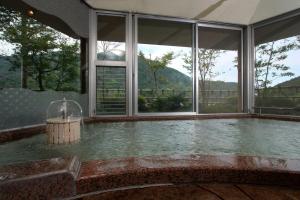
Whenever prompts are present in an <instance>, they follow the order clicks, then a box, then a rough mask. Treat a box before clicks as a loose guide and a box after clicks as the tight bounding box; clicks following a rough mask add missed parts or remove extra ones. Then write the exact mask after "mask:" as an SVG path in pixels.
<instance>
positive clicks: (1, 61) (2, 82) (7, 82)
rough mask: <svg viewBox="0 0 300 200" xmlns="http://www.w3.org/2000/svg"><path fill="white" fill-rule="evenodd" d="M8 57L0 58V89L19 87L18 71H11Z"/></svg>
mask: <svg viewBox="0 0 300 200" xmlns="http://www.w3.org/2000/svg"><path fill="white" fill-rule="evenodd" d="M7 59H8V57H5V56H0V89H1V88H14V87H20V82H21V79H20V70H16V71H12V70H11V68H12V64H11V63H10V62H9V61H8V60H7Z"/></svg>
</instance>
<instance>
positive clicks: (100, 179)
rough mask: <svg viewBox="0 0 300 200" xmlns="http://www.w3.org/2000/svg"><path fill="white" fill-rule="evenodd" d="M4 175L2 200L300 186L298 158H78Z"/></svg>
mask: <svg viewBox="0 0 300 200" xmlns="http://www.w3.org/2000/svg"><path fill="white" fill-rule="evenodd" d="M0 175H1V179H0V191H1V192H0V198H3V197H5V199H22V198H23V199H24V198H26V199H30V198H31V197H39V198H43V197H44V198H47V199H48V198H67V197H68V198H69V197H76V196H86V195H89V194H92V193H95V192H96V193H97V192H103V191H104V192H105V191H108V190H112V189H113V190H119V189H122V188H136V187H148V186H149V187H151V186H153V185H154V186H157V185H162V186H163V185H174V184H175V185H177V184H198V183H233V184H252V185H272V186H273V185H276V186H285V187H292V188H300V159H279V158H266V157H257V156H234V155H219V156H213V155H182V156H179V155H174V156H148V157H136V158H134V157H132V158H122V159H112V160H91V161H86V162H80V161H79V160H78V158H77V157H73V158H54V159H49V160H43V161H33V162H28V163H20V164H16V165H8V166H0ZM4 175H5V176H6V177H9V178H6V179H4V178H3V176H4ZM41 188H42V191H41Z"/></svg>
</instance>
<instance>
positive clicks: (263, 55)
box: [255, 39, 297, 95]
mask: <svg viewBox="0 0 300 200" xmlns="http://www.w3.org/2000/svg"><path fill="white" fill-rule="evenodd" d="M296 47H297V43H296V42H295V41H294V40H288V39H285V40H282V41H272V42H268V43H264V44H260V45H258V46H257V47H256V63H255V89H257V90H258V92H259V91H261V90H262V91H263V95H265V94H266V93H267V89H268V87H269V86H270V85H271V84H272V83H273V81H274V80H275V79H276V78H279V77H292V76H294V73H293V72H291V71H290V67H289V66H287V65H286V63H285V62H283V61H284V60H285V59H286V58H287V57H288V54H287V53H288V52H289V51H291V50H293V49H295V48H296ZM259 95H260V94H259Z"/></svg>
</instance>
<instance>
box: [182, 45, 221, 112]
mask: <svg viewBox="0 0 300 200" xmlns="http://www.w3.org/2000/svg"><path fill="white" fill-rule="evenodd" d="M220 53H221V50H216V49H204V48H201V49H199V51H198V66H199V80H198V83H199V89H200V95H201V99H202V104H203V106H204V108H205V107H207V105H208V97H207V91H206V90H208V88H209V83H210V81H211V79H212V78H213V77H215V76H217V75H218V74H217V73H215V72H214V70H213V68H214V67H215V61H216V59H217V57H219V55H220ZM183 61H184V63H185V65H184V66H183V67H185V68H186V69H187V70H188V71H189V73H190V74H191V75H192V72H193V71H192V57H191V55H190V54H189V55H188V54H186V55H185V56H184V58H183Z"/></svg>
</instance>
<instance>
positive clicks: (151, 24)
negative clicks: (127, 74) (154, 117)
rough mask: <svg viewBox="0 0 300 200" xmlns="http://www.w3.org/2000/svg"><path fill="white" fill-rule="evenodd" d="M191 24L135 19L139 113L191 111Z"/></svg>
mask: <svg viewBox="0 0 300 200" xmlns="http://www.w3.org/2000/svg"><path fill="white" fill-rule="evenodd" d="M192 30H193V29H192V24H189V23H181V22H174V21H164V20H154V19H145V18H139V19H138V44H137V54H138V55H137V56H138V97H137V98H138V112H141V113H147V112H191V111H193V68H192V43H193V40H192Z"/></svg>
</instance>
